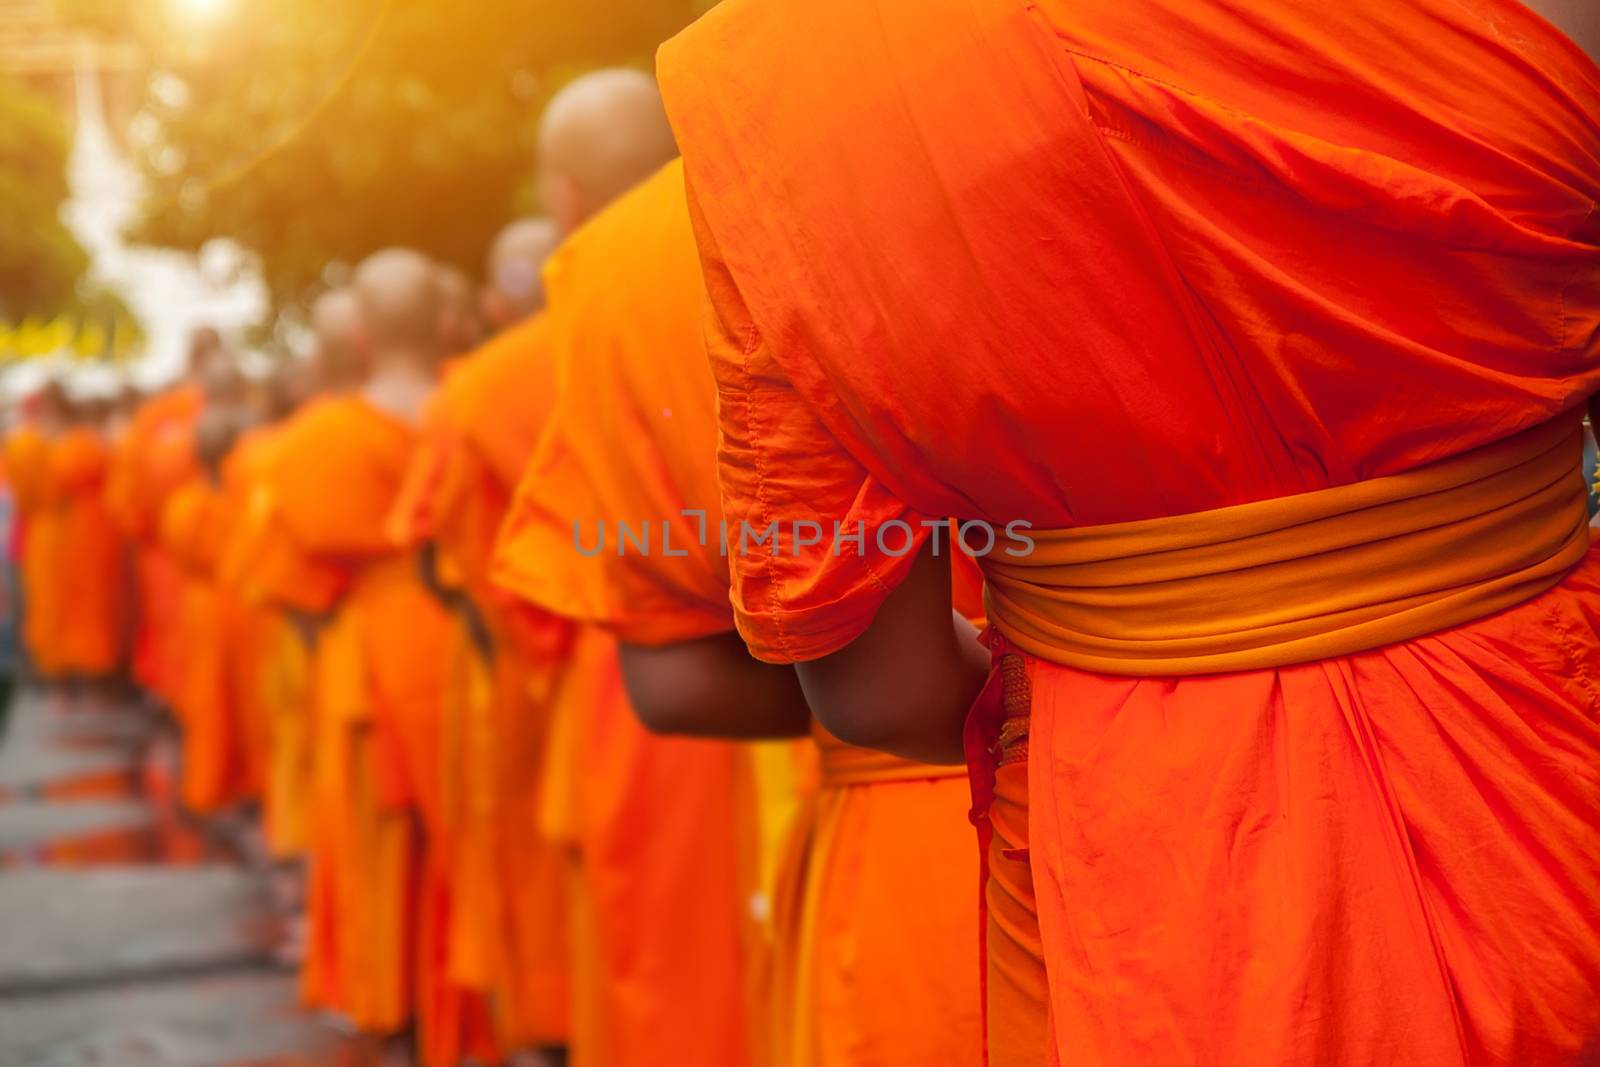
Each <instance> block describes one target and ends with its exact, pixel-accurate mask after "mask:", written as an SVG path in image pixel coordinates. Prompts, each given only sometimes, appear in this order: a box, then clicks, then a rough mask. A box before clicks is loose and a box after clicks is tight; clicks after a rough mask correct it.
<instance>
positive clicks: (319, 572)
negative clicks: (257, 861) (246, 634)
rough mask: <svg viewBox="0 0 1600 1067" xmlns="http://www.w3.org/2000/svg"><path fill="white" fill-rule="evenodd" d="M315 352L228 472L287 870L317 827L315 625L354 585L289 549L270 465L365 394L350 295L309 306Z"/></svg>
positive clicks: (274, 810)
mask: <svg viewBox="0 0 1600 1067" xmlns="http://www.w3.org/2000/svg"><path fill="white" fill-rule="evenodd" d="M310 325H311V330H312V344H311V349H310V352H309V353H308V354H307V355H306V356H303V357H298V358H296V360H295V361H294V362H292V363H290V364H288V365H286V366H284V367H283V368H282V369H281V381H280V388H281V392H282V394H283V395H282V398H281V401H282V404H283V406H284V409H285V414H284V416H283V418H282V419H280V420H277V421H273V422H270V423H269V424H267V425H265V426H262V427H260V428H259V429H257V430H255V431H253V432H251V433H250V434H248V435H246V437H245V438H244V439H243V440H241V442H240V447H239V448H238V449H237V450H236V454H234V455H231V456H230V458H229V461H228V463H227V465H226V466H225V468H224V472H223V478H224V484H225V486H226V487H227V488H228V490H229V492H230V495H231V496H232V498H233V501H234V505H233V506H234V521H233V523H232V524H231V525H230V528H229V534H228V538H227V542H228V543H227V546H226V548H225V550H224V554H223V559H222V564H221V579H222V582H223V584H224V585H225V586H226V587H228V588H229V589H231V590H232V591H233V593H234V594H235V595H236V596H237V598H238V600H239V601H240V602H241V603H243V604H245V605H249V606H251V607H253V608H254V609H255V610H256V611H257V612H259V613H261V614H262V615H263V616H264V617H265V621H263V622H262V623H261V628H262V630H261V633H260V640H261V642H262V644H261V647H260V649H259V655H260V661H259V666H258V671H259V675H258V678H257V686H258V688H257V691H256V693H255V697H256V699H257V700H259V701H260V704H261V709H260V710H261V715H262V716H263V718H264V720H265V723H264V730H265V734H266V737H265V742H264V744H265V749H266V765H265V767H264V781H263V785H262V816H263V828H264V831H265V837H266V843H267V847H268V849H269V850H270V851H271V853H272V854H273V855H274V856H276V857H277V858H278V859H279V860H282V861H293V860H297V859H299V858H302V857H303V856H304V855H305V853H306V850H307V848H308V846H309V842H310V835H311V826H312V824H313V822H314V811H313V804H312V785H313V778H312V760H311V728H312V725H313V723H312V715H311V706H310V705H311V676H310V675H311V660H310V654H311V650H312V638H313V634H314V631H315V629H316V624H315V618H316V617H317V616H319V615H322V614H325V613H326V612H328V611H329V610H330V609H331V605H332V604H333V602H334V601H335V600H336V599H337V597H338V595H339V594H340V593H341V592H342V591H343V589H344V587H345V585H346V583H347V581H348V578H347V575H346V573H345V571H344V569H343V568H342V567H341V566H340V565H338V564H336V563H332V562H327V561H320V560H315V559H311V558H308V557H306V556H305V555H304V554H303V553H301V552H300V551H299V550H298V549H297V548H296V547H295V546H294V544H293V543H292V541H290V539H289V537H288V535H287V534H286V533H285V532H284V530H283V528H282V523H281V521H280V520H279V519H278V517H277V515H276V514H275V512H274V509H273V507H272V492H271V487H270V484H269V479H268V473H269V472H270V470H271V463H270V457H271V455H272V454H273V452H274V450H275V449H276V447H277V443H278V442H279V440H281V439H282V438H283V437H284V436H285V435H286V434H287V433H288V432H289V431H290V430H291V428H292V427H293V426H295V425H296V421H297V418H298V417H299V416H301V415H303V414H304V413H305V412H306V411H308V410H309V409H310V408H311V407H312V405H314V404H318V403H321V402H323V401H325V400H326V399H329V398H332V397H335V396H340V395H344V394H347V393H349V392H351V391H353V390H355V389H357V388H359V386H360V384H361V382H362V380H363V378H364V369H363V368H364V360H363V357H362V355H361V352H360V346H361V341H360V334H361V325H360V307H359V303H358V301H357V299H356V297H355V294H354V293H352V292H351V291H350V290H348V289H331V290H329V291H327V292H325V293H322V294H320V295H319V296H318V297H317V298H316V299H315V300H313V301H312V304H311V310H310Z"/></svg>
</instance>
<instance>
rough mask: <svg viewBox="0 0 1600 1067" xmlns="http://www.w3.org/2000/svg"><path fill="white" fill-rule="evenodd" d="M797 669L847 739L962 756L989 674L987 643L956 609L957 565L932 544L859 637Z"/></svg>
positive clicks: (918, 753)
mask: <svg viewBox="0 0 1600 1067" xmlns="http://www.w3.org/2000/svg"><path fill="white" fill-rule="evenodd" d="M797 670H798V672H799V675H800V684H801V686H802V687H803V688H804V689H805V694H806V697H807V699H808V701H809V703H810V705H811V707H812V709H813V710H814V711H815V712H816V714H817V718H818V719H820V720H821V721H822V725H824V726H826V727H827V728H828V729H829V730H830V731H831V732H832V733H833V734H834V735H835V736H836V737H838V738H839V739H840V740H842V741H847V742H849V743H850V744H852V745H860V746H862V747H863V748H876V749H881V750H883V751H885V752H892V753H894V754H895V755H897V756H903V757H905V758H907V759H913V760H920V761H921V762H923V763H960V762H962V747H961V731H962V726H963V725H964V723H965V721H966V715H967V711H968V709H969V708H970V707H971V706H972V702H973V701H974V700H975V699H977V696H978V693H979V691H980V690H982V688H983V683H984V680H985V678H987V677H988V673H989V652H988V650H987V649H985V648H984V647H983V646H982V645H981V644H979V643H978V632H977V630H976V629H974V628H973V626H972V624H971V623H969V622H967V621H966V620H965V619H963V618H962V617H961V616H960V615H958V614H956V613H954V612H952V611H951V610H950V566H949V563H948V562H947V561H946V560H944V559H942V558H940V557H939V556H936V555H935V554H934V553H933V551H932V549H931V546H929V547H925V548H924V550H923V552H922V554H921V555H920V556H918V557H917V561H916V563H915V564H913V566H912V568H911V573H910V574H909V575H907V577H906V579H905V581H903V582H902V583H901V584H900V585H899V586H898V587H896V588H895V590H894V591H893V592H892V593H890V594H889V597H888V599H886V600H885V601H884V602H883V605H882V606H881V607H880V608H879V609H878V614H877V615H876V616H875V617H874V618H873V620H872V623H871V624H870V625H869V626H868V627H867V629H866V630H865V631H864V632H863V633H862V634H861V636H860V637H857V638H856V639H855V640H854V641H852V642H851V643H850V644H848V645H846V646H845V647H844V648H842V649H840V650H839V651H837V652H834V653H832V654H831V655H827V656H824V657H822V658H821V659H818V660H813V661H812V662H810V663H801V664H799V665H798V666H797Z"/></svg>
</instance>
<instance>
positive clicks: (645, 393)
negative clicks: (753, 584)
mask: <svg viewBox="0 0 1600 1067" xmlns="http://www.w3.org/2000/svg"><path fill="white" fill-rule="evenodd" d="M546 273H547V287H548V291H549V293H550V294H551V310H550V317H551V319H552V321H553V331H554V335H555V344H556V346H557V350H558V352H559V354H560V364H559V367H560V374H561V380H560V383H559V385H560V391H559V393H558V394H557V405H556V411H555V413H554V414H553V416H552V419H551V422H550V426H549V428H548V430H547V431H546V434H545V436H544V438H543V439H542V440H541V442H540V447H539V449H538V451H537V452H536V454H535V456H534V459H533V461H532V463H530V465H529V467H528V470H527V472H526V473H525V475H524V479H523V483H522V486H521V488H520V490H519V493H518V498H517V503H516V507H515V510H514V512H513V515H512V517H511V520H510V522H509V523H508V525H507V529H506V532H505V540H504V549H503V551H504V558H503V560H502V565H501V569H500V575H501V577H502V579H503V580H504V581H506V582H507V584H508V585H509V586H510V587H511V588H513V589H515V590H516V591H518V592H520V593H522V594H523V595H525V596H527V597H529V598H530V599H532V600H533V601H534V602H536V603H538V604H541V605H543V606H545V607H547V608H549V609H550V610H555V611H563V612H566V613H568V614H571V615H574V616H576V617H577V618H579V619H581V620H584V621H588V622H593V623H597V624H599V625H602V626H604V627H606V628H607V629H608V630H610V631H611V632H612V633H614V634H616V635H617V636H619V637H620V638H622V639H623V640H627V641H631V642H634V643H638V644H645V645H657V644H664V643H669V642H676V641H683V640H689V639H692V638H697V637H703V636H706V635H709V634H716V633H726V632H728V631H729V630H731V629H732V628H733V616H732V612H731V610H730V608H729V604H728V568H727V563H726V560H725V558H724V557H723V555H722V553H721V550H720V547H719V543H720V523H721V518H722V509H721V506H720V503H719V500H718V493H717V482H716V467H715V456H716V447H717V443H716V438H717V429H716V410H715V401H716V386H715V383H714V382H713V380H712V378H711V375H710V371H709V369H708V367H707V365H706V362H705V357H704V351H703V348H702V341H701V307H702V304H703V302H704V292H703V288H702V285H701V282H700V274H699V266H698V263H697V261H696V259H695V252H694V244H693V236H692V234H691V232H690V228H689V216H688V212H687V208H686V204H685V200H684V193H683V174H682V168H681V166H680V165H678V164H673V165H670V166H668V167H667V168H665V169H664V170H663V171H661V172H660V173H659V174H657V175H656V176H655V177H654V178H652V179H650V180H649V181H648V182H646V183H645V184H644V185H642V186H641V187H640V188H638V189H637V190H635V191H634V192H632V193H631V194H629V195H628V196H627V197H625V198H624V199H622V200H620V201H618V202H617V203H616V204H615V205H613V206H612V207H611V208H610V209H608V210H607V211H606V212H604V213H603V214H602V215H601V216H600V217H598V218H597V219H595V220H593V221H592V222H591V223H590V224H589V225H588V226H586V227H585V228H584V230H583V231H581V232H580V233H579V234H577V235H576V236H574V237H573V238H572V239H571V240H569V241H568V242H567V243H566V244H565V245H564V246H563V247H562V248H561V249H560V250H559V251H558V252H557V254H556V255H555V256H554V257H553V258H552V260H551V262H550V264H549V266H548V267H547V271H546ZM685 512H690V513H691V514H687V515H686V514H685ZM619 522H626V523H627V524H628V525H629V530H630V531H631V532H630V533H628V534H624V533H623V532H622V531H621V530H620V529H619V527H618V525H617V524H618V523H619ZM575 524H576V526H577V530H576V531H575V529H574V525H575ZM645 530H647V531H648V532H647V533H645V534H644V535H645V536H647V537H648V538H649V543H648V548H644V547H641V546H640V545H639V544H637V543H635V542H632V541H630V542H629V543H628V547H627V548H626V549H622V548H620V547H619V541H618V538H619V537H621V536H632V537H637V536H638V535H640V534H641V533H642V532H643V531H645ZM734 537H735V538H737V533H735V534H734ZM575 538H576V543H575ZM597 538H600V539H602V540H603V541H604V546H603V548H602V550H601V551H599V552H598V553H594V554H590V553H591V551H592V550H593V549H594V548H595V547H596V545H597ZM580 545H581V546H582V547H581V549H580ZM819 740H820V743H821V752H822V757H823V759H822V762H823V779H822V781H823V788H822V789H821V790H820V792H818V793H816V794H815V795H813V796H811V797H810V798H808V801H807V803H806V805H805V809H804V814H803V817H802V819H801V822H800V825H799V827H798V828H797V829H796V830H795V834H796V837H795V839H794V841H792V842H791V843H790V846H789V848H788V850H787V851H788V856H789V859H788V861H787V862H786V863H785V864H784V866H783V868H782V873H781V876H780V881H779V884H778V886H777V891H776V901H777V912H776V914H777V930H776V939H777V944H776V948H777V960H776V966H777V968H778V971H777V974H776V975H775V979H776V980H775V985H774V989H773V990H772V991H771V992H769V993H768V995H769V996H770V997H773V998H775V1001H776V1003H775V1004H773V1009H774V1012H775V1014H774V1018H773V1023H772V1025H771V1028H772V1031H773V1032H772V1033H771V1034H769V1035H767V1038H766V1040H767V1041H768V1042H769V1043H770V1044H771V1046H772V1057H771V1058H772V1061H773V1062H776V1063H780V1064H785V1065H794V1067H822V1065H827V1067H833V1065H840V1067H850V1065H867V1064H907V1065H911V1064H924V1063H930V1062H970V1061H972V1060H974V1059H975V1058H976V1057H977V1056H978V1054H979V1046H980V1040H979V1035H980V1030H979V1021H978V1020H979V1013H978V999H979V998H978V981H977V970H976V966H975V962H974V961H975V960H976V959H977V952H978V946H977V929H978V915H977V907H976V898H975V896H974V894H973V890H972V887H973V885H974V884H975V883H976V879H977V863H976V856H975V853H974V851H973V850H972V848H971V846H970V836H971V828H970V826H969V825H968V824H967V821H966V808H967V803H968V801H967V784H966V780H965V777H964V776H963V775H960V774H959V772H952V771H951V770H950V769H947V768H933V767H926V766H918V765H912V764H899V763H897V762H896V761H893V760H888V759H884V758H879V757H877V756H876V754H874V753H866V752H862V751H860V750H851V749H849V748H848V746H844V745H841V744H839V743H838V742H837V741H833V740H831V739H827V738H820V739H819ZM863 761H865V762H863ZM930 878H931V879H932V881H933V883H934V884H933V885H932V886H929V885H928V884H927V883H928V881H929V880H930ZM705 884H706V883H705V882H704V880H703V879H702V880H701V885H702V886H704V885H705ZM912 960H914V961H915V965H914V966H908V961H912Z"/></svg>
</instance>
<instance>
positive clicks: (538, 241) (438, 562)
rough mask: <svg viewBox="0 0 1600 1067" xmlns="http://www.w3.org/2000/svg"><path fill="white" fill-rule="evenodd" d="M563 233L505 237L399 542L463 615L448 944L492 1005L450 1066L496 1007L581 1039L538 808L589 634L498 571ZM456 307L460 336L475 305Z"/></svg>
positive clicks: (399, 525) (555, 1039)
mask: <svg viewBox="0 0 1600 1067" xmlns="http://www.w3.org/2000/svg"><path fill="white" fill-rule="evenodd" d="M555 239H556V234H555V229H554V227H552V226H551V225H550V224H549V223H548V222H545V221H544V220H541V219H522V220H518V221H516V222H513V223H511V224H510V225H509V226H507V227H506V228H505V229H504V230H503V231H502V232H501V234H500V235H499V236H497V238H496V239H495V241H494V244H493V246H492V247H491V249H490V254H489V262H488V279H489V280H488V284H487V285H486V287H485V289H484V292H483V293H482V295H481V298H480V305H481V307H482V308H483V309H484V311H485V313H486V314H485V318H486V320H487V321H488V322H489V323H491V324H492V326H493V328H495V329H496V330H497V331H498V336H496V337H495V338H493V339H492V340H490V341H489V342H487V343H486V344H484V345H483V346H482V347H480V348H478V349H477V350H475V351H473V352H471V353H470V354H469V355H467V356H465V357H462V358H460V359H457V360H454V361H452V362H451V363H450V364H449V365H447V367H446V371H445V375H444V380H443V383H442V385H441V387H440V390H439V392H438V393H437V394H436V395H435V396H434V397H433V398H432V400H431V401H430V403H429V408H428V414H427V417H426V420H425V423H424V429H423V437H422V441H421V444H420V447H419V448H418V449H417V452H416V454H415V455H414V456H413V457H412V460H411V463H410V468H409V470H408V472H407V477H406V480H405V484H404V486H403V487H402V490H401V493H400V495H399V498H398V499H397V501H396V505H395V511H394V514H393V515H391V532H392V534H393V535H394V537H395V539H396V542H397V543H398V544H401V545H405V546H408V547H412V548H417V549H420V550H421V551H422V553H423V555H424V558H425V560H426V562H427V567H426V573H427V574H428V577H429V580H430V584H431V585H432V587H433V588H434V590H435V592H436V593H437V595H438V596H439V597H440V598H441V600H442V601H443V603H445V604H446V605H447V606H448V607H449V608H450V609H451V611H452V613H453V614H454V615H455V636H454V640H453V644H452V649H451V653H450V662H451V672H450V684H449V689H448V692H447V696H446V705H445V708H444V727H443V730H444V740H443V752H442V753H441V759H440V765H441V767H442V768H443V771H444V810H445V818H446V819H447V821H448V822H449V824H450V826H451V834H450V837H451V840H452V841H453V843H454V850H453V854H452V855H451V857H450V865H451V876H452V884H453V889H454V892H453V894H452V907H451V916H450V919H451V921H450V924H449V930H448V935H447V949H446V952H447V956H448V973H449V975H450V978H451V981H452V982H453V983H454V984H455V985H456V986H458V987H459V988H460V989H462V990H464V991H469V992H470V994H471V995H472V996H473V997H475V998H476V1001H475V1002H474V1001H470V1000H469V1001H468V1002H465V1003H464V1004H463V1007H464V1008H465V1009H466V1010H464V1011H462V1012H461V1013H460V1016H459V1020H458V1026H457V1029H456V1032H455V1033H454V1034H453V1035H440V1038H441V1041H440V1044H439V1047H437V1048H436V1049H435V1054H436V1056H438V1057H439V1058H441V1059H442V1058H444V1057H445V1056H447V1055H449V1054H450V1053H451V1052H455V1053H456V1054H458V1055H459V1054H460V1052H461V1051H463V1050H465V1049H467V1048H470V1047H471V1046H472V1044H473V1043H474V1041H481V1035H479V1034H477V1033H474V1032H473V1025H472V1024H473V1022H474V1018H473V1017H474V1014H475V1013H480V1008H481V1006H483V1005H488V1006H490V1007H492V1016H493V1021H494V1026H493V1037H494V1039H495V1042H496V1043H497V1044H498V1045H499V1047H501V1048H505V1049H510V1050H516V1049H524V1048H527V1049H535V1050H539V1049H556V1048H564V1047H566V1046H567V1045H568V1044H569V1043H570V1037H571V1018H570V1017H571V973H570V971H571V965H570V959H569V956H570V948H569V938H568V921H569V916H568V909H567V900H566V895H567V893H566V890H567V879H568V872H567V865H566V855H565V850H564V849H563V848H562V847H560V846H559V845H558V844H557V843H556V842H553V841H551V840H549V839H547V838H544V837H543V836H542V835H541V830H540V822H539V818H538V813H539V809H540V805H541V797H542V792H543V783H544V776H543V774H542V773H541V772H542V769H543V765H544V763H545V761H546V759H547V758H548V757H547V740H548V733H549V725H550V721H551V717H552V714H553V710H554V707H555V702H556V698H557V696H558V694H559V693H560V692H561V691H562V688H563V674H564V672H565V670H566V667H567V663H568V657H567V651H568V648H569V646H570V644H571V641H572V627H571V625H570V624H569V623H567V622H566V621H565V620H563V619H561V618H559V617H557V616H554V615H548V614H546V613H544V612H540V611H536V610H533V609H531V608H529V607H527V606H526V605H524V604H522V603H520V602H518V601H516V600H514V599H513V598H511V597H509V596H507V595H506V594H505V593H503V592H502V591H500V590H499V589H498V588H497V587H495V586H493V585H492V584H491V583H490V581H489V562H490V559H491V556H492V551H493V547H494V538H495V534H496V531H497V530H498V528H499V526H500V523H501V521H502V519H503V518H504V515H505V512H506V509H507V506H508V503H509V500H510V496H511V491H512V489H513V488H514V486H515V479H516V477H517V474H518V473H519V472H520V470H521V468H522V466H523V464H524V463H525V461H526V459H527V455H528V454H529V453H530V452H531V450H532V441H533V437H534V434H535V433H536V432H537V430H538V428H539V426H541V425H542V423H543V421H544V418H545V413H546V409H547V406H548V404H549V398H550V393H551V390H552V386H553V366H552V363H551V360H550V358H549V352H548V348H547V346H546V344H545V343H544V342H545V336H546V331H545V328H544V325H543V323H542V322H539V321H537V320H536V319H535V316H536V315H537V313H538V312H539V310H540V308H541V306H542V303H543V293H542V289H541V288H540V286H539V285H538V277H539V269H540V266H541V265H542V263H543V262H544V259H545V257H546V256H547V255H548V254H549V252H550V250H551V249H552V248H553V247H554V245H555ZM530 283H531V284H530ZM446 310H447V318H446V321H445V323H444V324H443V325H442V326H441V334H442V335H443V336H444V337H445V338H446V339H447V340H446V343H448V338H449V337H450V327H451V326H452V323H453V322H454V321H456V317H457V316H458V315H459V314H460V311H459V308H458V309H457V310H455V311H451V309H450V308H449V307H448V306H447V309H446Z"/></svg>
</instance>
